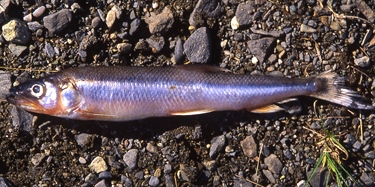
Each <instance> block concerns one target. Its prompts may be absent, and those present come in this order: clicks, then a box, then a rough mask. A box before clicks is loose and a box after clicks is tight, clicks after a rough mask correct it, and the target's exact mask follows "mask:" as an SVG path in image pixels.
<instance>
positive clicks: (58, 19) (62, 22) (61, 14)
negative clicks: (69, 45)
mask: <svg viewBox="0 0 375 187" xmlns="http://www.w3.org/2000/svg"><path fill="white" fill-rule="evenodd" d="M72 17H73V15H72V13H71V12H70V11H69V10H68V9H62V10H60V11H58V12H56V13H54V14H51V15H48V16H45V17H44V18H43V25H44V27H46V28H47V29H48V31H49V32H51V33H61V32H62V31H63V30H64V29H65V28H67V27H68V26H69V24H70V22H71V21H72Z"/></svg>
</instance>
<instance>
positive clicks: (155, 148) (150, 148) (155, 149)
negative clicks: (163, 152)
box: [146, 142, 158, 154]
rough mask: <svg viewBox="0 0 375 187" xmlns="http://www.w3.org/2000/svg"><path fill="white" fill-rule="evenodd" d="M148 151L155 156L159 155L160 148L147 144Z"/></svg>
mask: <svg viewBox="0 0 375 187" xmlns="http://www.w3.org/2000/svg"><path fill="white" fill-rule="evenodd" d="M146 150H147V151H148V152H150V153H153V154H156V153H158V148H157V147H156V146H155V145H153V144H152V143H150V142H148V143H147V145H146Z"/></svg>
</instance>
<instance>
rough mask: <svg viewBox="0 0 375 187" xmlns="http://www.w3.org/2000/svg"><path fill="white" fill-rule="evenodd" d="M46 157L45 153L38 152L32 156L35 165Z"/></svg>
mask: <svg viewBox="0 0 375 187" xmlns="http://www.w3.org/2000/svg"><path fill="white" fill-rule="evenodd" d="M45 157H46V155H45V154H44V153H36V154H35V155H34V156H33V157H32V158H31V163H33V165H34V166H38V165H39V164H40V163H41V162H42V161H43V159H44V158H45Z"/></svg>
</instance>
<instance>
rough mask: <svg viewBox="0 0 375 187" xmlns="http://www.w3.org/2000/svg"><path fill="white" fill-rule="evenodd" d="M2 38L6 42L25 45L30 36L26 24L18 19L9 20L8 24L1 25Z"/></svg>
mask: <svg viewBox="0 0 375 187" xmlns="http://www.w3.org/2000/svg"><path fill="white" fill-rule="evenodd" d="M2 30H3V33H2V35H3V37H4V39H5V40H6V41H8V42H11V43H15V44H21V45H22V44H26V43H27V42H28V41H29V40H30V38H31V34H30V31H29V29H28V28H27V26H26V24H25V23H24V22H22V21H20V20H18V19H13V20H10V21H9V22H8V23H6V24H5V25H3V27H2Z"/></svg>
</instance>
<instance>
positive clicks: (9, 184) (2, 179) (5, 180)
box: [0, 177, 16, 187]
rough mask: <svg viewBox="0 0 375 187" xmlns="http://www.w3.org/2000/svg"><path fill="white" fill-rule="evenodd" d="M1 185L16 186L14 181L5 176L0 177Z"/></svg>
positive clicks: (3, 186)
mask: <svg viewBox="0 0 375 187" xmlns="http://www.w3.org/2000/svg"><path fill="white" fill-rule="evenodd" d="M0 186H1V187H16V186H15V185H14V184H13V183H12V182H10V181H9V180H8V179H6V178H4V177H0Z"/></svg>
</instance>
